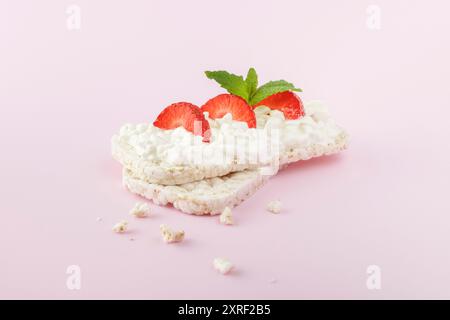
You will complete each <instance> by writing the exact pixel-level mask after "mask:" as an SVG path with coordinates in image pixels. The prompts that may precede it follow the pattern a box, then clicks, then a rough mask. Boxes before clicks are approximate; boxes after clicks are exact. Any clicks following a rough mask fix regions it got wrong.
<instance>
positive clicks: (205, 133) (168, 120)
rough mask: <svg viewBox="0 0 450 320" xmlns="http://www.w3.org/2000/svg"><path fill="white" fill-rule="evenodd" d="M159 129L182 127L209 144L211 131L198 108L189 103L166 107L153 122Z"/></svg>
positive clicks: (178, 103)
mask: <svg viewBox="0 0 450 320" xmlns="http://www.w3.org/2000/svg"><path fill="white" fill-rule="evenodd" d="M153 125H154V126H155V127H158V128H161V129H167V130H170V129H175V128H178V127H183V128H185V129H186V130H187V131H190V132H192V133H193V134H195V135H198V136H202V137H203V141H204V142H209V138H210V137H211V131H210V130H209V123H208V121H207V120H206V119H205V116H204V115H203V112H202V111H201V110H200V108H199V107H197V106H196V105H193V104H192V103H189V102H177V103H173V104H171V105H170V106H168V107H166V108H165V109H164V110H163V111H162V112H161V113H160V114H159V115H158V117H157V118H156V120H155V122H153Z"/></svg>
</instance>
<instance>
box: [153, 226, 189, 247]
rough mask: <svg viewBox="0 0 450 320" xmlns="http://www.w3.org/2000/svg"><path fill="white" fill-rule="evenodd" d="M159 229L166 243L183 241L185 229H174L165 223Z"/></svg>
mask: <svg viewBox="0 0 450 320" xmlns="http://www.w3.org/2000/svg"><path fill="white" fill-rule="evenodd" d="M159 229H160V230H161V235H162V237H163V240H164V242H166V243H174V242H181V241H183V239H184V231H183V230H180V231H173V230H172V229H170V228H169V227H168V226H166V225H165V224H162V225H160V226H159Z"/></svg>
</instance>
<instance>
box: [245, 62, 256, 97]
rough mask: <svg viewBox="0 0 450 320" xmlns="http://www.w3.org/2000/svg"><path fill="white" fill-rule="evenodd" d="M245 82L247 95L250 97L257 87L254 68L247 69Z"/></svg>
mask: <svg viewBox="0 0 450 320" xmlns="http://www.w3.org/2000/svg"><path fill="white" fill-rule="evenodd" d="M245 82H246V83H247V89H248V96H249V97H251V96H252V95H253V94H254V93H255V91H256V89H257V88H258V75H257V74H256V70H255V69H254V68H250V69H248V72H247V77H246V78H245Z"/></svg>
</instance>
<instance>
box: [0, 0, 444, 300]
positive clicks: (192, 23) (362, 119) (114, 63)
mask: <svg viewBox="0 0 450 320" xmlns="http://www.w3.org/2000/svg"><path fill="white" fill-rule="evenodd" d="M69 4H70V3H68V2H66V1H56V0H55V1H50V0H46V1H31V0H29V1H24V0H19V1H16V0H14V1H13V0H9V1H7V0H2V1H1V2H0V39H1V41H0V118H1V120H2V125H1V126H0V133H1V136H2V139H1V140H0V147H1V150H2V160H1V164H2V165H1V168H0V172H1V187H0V188H1V190H0V191H1V201H0V212H1V214H2V219H1V232H0V253H1V257H0V298H64V299H66V298H69V299H79V298H149V299H153V298H194V299H197V298H275V299H278V298H368V299H378V298H450V286H449V284H450V271H449V270H450V257H449V255H450V253H449V250H448V245H449V240H450V217H449V214H450V204H449V198H448V194H449V189H450V172H449V163H450V152H449V150H450V149H449V147H450V145H449V135H450V125H449V116H450V111H449V110H450V106H449V101H450V93H449V92H450V89H449V83H450V67H449V65H450V64H449V58H448V57H449V56H450V45H449V42H448V40H447V37H448V34H449V31H450V20H449V19H448V12H449V10H450V6H449V4H448V2H447V1H444V0H442V1H425V0H422V1H409V0H408V1H400V0H397V1H387V0H382V1H381V0H380V1H376V3H374V4H376V5H378V6H379V7H380V8H381V13H382V15H381V18H382V20H381V30H378V31H376V30H370V29H369V28H367V27H366V19H367V14H366V8H367V7H368V5H369V4H372V3H371V2H369V1H356V0H355V1H350V0H347V1H331V0H330V1H298V0H295V1H266V3H263V1H237V0H233V1H222V2H218V1H206V0H205V1H176V2H175V1H115V2H112V1H87V0H79V1H77V2H76V4H77V5H79V6H80V7H81V9H82V25H81V26H82V27H81V30H79V31H68V30H67V28H66V13H65V10H66V7H67V6H68V5H69ZM249 66H254V67H255V68H256V70H258V71H259V73H260V76H261V78H262V81H267V80H272V79H279V78H284V79H286V80H289V81H292V82H294V83H295V84H296V85H298V86H300V87H302V88H303V89H304V94H302V97H303V99H304V100H308V99H321V100H324V101H325V102H326V103H327V104H328V105H329V107H330V109H331V111H332V113H333V114H334V115H335V117H336V119H337V121H338V122H339V123H341V124H342V125H343V126H344V127H345V128H346V129H347V130H348V132H349V133H350V135H351V144H350V148H349V150H347V151H346V152H344V153H343V154H341V155H339V156H333V157H329V158H322V159H318V160H312V161H308V162H304V163H299V164H296V165H293V166H292V167H290V168H288V169H287V170H285V171H283V172H282V173H280V174H279V175H278V176H276V177H274V178H273V179H272V180H271V181H270V182H269V183H268V184H267V185H266V186H265V187H264V188H263V189H261V190H260V191H259V192H258V193H257V194H256V195H254V196H253V197H252V198H251V199H249V200H248V201H247V202H245V203H243V204H242V205H241V206H239V207H238V208H237V209H235V210H234V214H235V219H236V222H237V225H236V226H232V227H226V226H221V225H219V224H218V222H217V218H209V217H192V216H189V215H185V214H182V213H180V212H178V211H176V210H174V209H171V208H163V207H158V206H154V205H152V211H153V215H152V217H150V218H148V219H144V220H136V219H132V218H131V217H129V216H128V210H129V209H130V208H131V207H132V206H133V205H134V203H135V202H136V201H137V199H138V198H137V197H135V196H133V195H131V194H129V193H127V192H126V191H125V190H123V189H122V187H121V181H120V179H121V174H120V166H119V165H118V164H117V163H115V162H114V161H113V160H112V159H111V156H110V150H109V140H110V137H111V135H112V134H113V133H114V132H116V131H117V130H118V128H119V127H120V125H121V124H123V123H125V122H143V121H151V120H153V119H154V117H155V116H156V115H157V114H158V112H159V111H160V110H161V109H162V108H163V107H165V106H166V105H168V104H169V103H171V102H174V101H178V100H187V101H192V102H193V103H196V104H201V103H202V102H204V101H206V100H207V99H208V98H210V97H211V96H213V95H215V94H217V93H219V92H222V91H221V90H220V89H219V88H218V86H216V85H215V84H214V83H213V82H212V81H210V80H207V79H206V78H205V77H204V76H203V71H204V70H207V69H222V68H224V69H228V70H231V71H234V72H236V73H244V72H245V71H246V70H247V68H248V67H249ZM276 198H280V199H281V200H282V202H283V204H284V206H285V210H284V211H283V212H282V213H280V214H279V215H272V214H270V213H267V212H265V210H264V205H265V203H266V202H267V201H268V200H271V199H276ZM97 217H102V218H103V221H101V222H98V221H96V219H97ZM124 218H125V219H129V221H130V227H131V230H132V231H131V233H130V234H126V235H117V234H113V233H112V232H111V227H112V225H113V224H114V223H115V222H117V221H119V220H121V219H124ZM161 223H167V224H169V225H173V226H174V227H180V228H183V229H184V230H185V231H186V234H187V239H186V241H185V242H184V243H182V244H179V245H165V244H164V243H162V241H161V239H160V236H159V230H158V226H159V224H161ZM130 237H134V238H135V241H130V240H129V238H130ZM218 256H225V257H228V258H229V259H230V260H231V261H233V262H234V263H235V265H236V267H237V269H236V272H235V273H234V274H232V275H230V276H221V275H219V274H217V273H216V272H215V271H214V270H213V268H212V266H211V263H212V260H213V258H215V257H218ZM373 264H374V265H378V266H379V267H380V268H381V271H382V288H381V290H368V289H367V288H366V278H367V274H366V268H367V267H368V266H369V265H373ZM69 265H79V266H80V268H81V272H82V278H81V280H82V281H81V283H82V286H81V290H68V289H67V287H66V279H67V275H66V268H67V267H68V266H69ZM271 279H276V280H277V281H276V282H275V283H270V280H271Z"/></svg>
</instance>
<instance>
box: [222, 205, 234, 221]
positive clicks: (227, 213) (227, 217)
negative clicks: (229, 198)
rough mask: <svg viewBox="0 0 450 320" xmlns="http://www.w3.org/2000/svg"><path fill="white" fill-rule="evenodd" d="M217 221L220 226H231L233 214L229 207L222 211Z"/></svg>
mask: <svg viewBox="0 0 450 320" xmlns="http://www.w3.org/2000/svg"><path fill="white" fill-rule="evenodd" d="M219 221H220V223H221V224H226V225H232V224H233V214H232V213H231V209H230V208H229V207H225V209H223V211H222V213H221V215H220V217H219Z"/></svg>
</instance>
